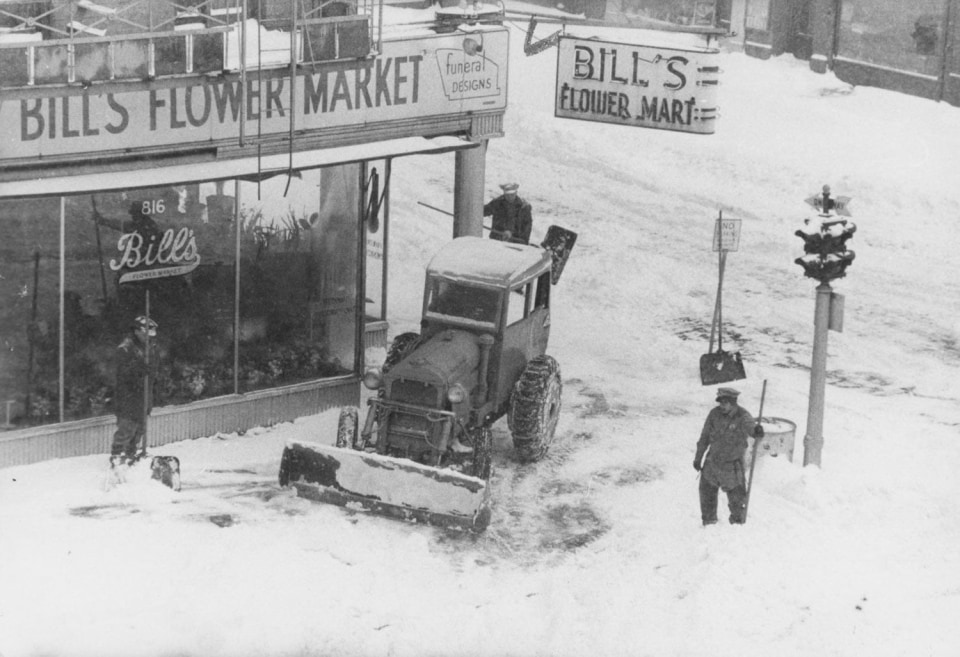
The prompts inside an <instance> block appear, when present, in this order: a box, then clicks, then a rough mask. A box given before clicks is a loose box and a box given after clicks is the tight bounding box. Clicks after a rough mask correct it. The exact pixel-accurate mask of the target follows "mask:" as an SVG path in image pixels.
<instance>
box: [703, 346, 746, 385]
mask: <svg viewBox="0 0 960 657" xmlns="http://www.w3.org/2000/svg"><path fill="white" fill-rule="evenodd" d="M745 378H747V373H746V372H745V371H744V369H743V358H741V356H740V352H739V351H737V352H734V353H730V352H728V351H716V352H713V353H710V354H704V355H702V356H700V381H701V383H703V385H705V386H711V385H715V384H717V383H728V382H730V381H739V380H740V379H745Z"/></svg>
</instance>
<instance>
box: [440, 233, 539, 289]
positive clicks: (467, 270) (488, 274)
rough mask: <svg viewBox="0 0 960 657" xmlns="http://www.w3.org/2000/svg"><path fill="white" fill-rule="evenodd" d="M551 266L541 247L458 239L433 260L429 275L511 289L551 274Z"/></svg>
mask: <svg viewBox="0 0 960 657" xmlns="http://www.w3.org/2000/svg"><path fill="white" fill-rule="evenodd" d="M551 264H552V260H551V257H550V253H549V252H548V251H547V250H546V249H544V248H541V247H539V246H527V245H525V244H512V243H510V242H500V241H497V240H491V239H483V238H481V237H458V238H456V239H455V240H453V241H452V242H449V243H447V244H446V245H445V246H444V247H443V248H441V249H440V251H439V252H438V253H437V254H436V255H435V256H434V257H433V259H432V260H431V261H430V264H429V265H428V266H427V274H428V275H430V276H442V277H443V278H447V279H452V280H457V281H462V282H467V283H483V284H486V285H496V286H497V287H512V286H513V285H516V284H518V283H523V282H525V281H529V280H531V279H533V278H536V277H537V276H539V275H541V274H543V273H544V272H548V271H550V267H551Z"/></svg>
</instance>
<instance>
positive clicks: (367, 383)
mask: <svg viewBox="0 0 960 657" xmlns="http://www.w3.org/2000/svg"><path fill="white" fill-rule="evenodd" d="M381 383H383V373H382V372H380V368H379V367H371V368H370V369H368V370H367V371H366V372H364V373H363V385H364V387H366V388H367V389H369V390H376V389H377V388H379V387H380V384H381Z"/></svg>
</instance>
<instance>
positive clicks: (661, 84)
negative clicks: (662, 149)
mask: <svg viewBox="0 0 960 657" xmlns="http://www.w3.org/2000/svg"><path fill="white" fill-rule="evenodd" d="M718 57H719V51H718V50H716V49H704V50H682V49H676V48H660V47H654V46H638V45H630V44H624V43H610V42H605V41H595V40H593V39H578V38H576V37H561V38H560V42H559V44H558V54H557V88H556V98H555V104H554V114H555V115H556V116H558V117H562V118H567V119H583V120H586V121H598V122H602V123H617V124H620V125H628V126H633V127H636V128H660V129H663V130H677V131H680V132H694V133H700V134H712V133H713V132H714V131H715V127H716V120H717V103H716V93H717V84H718V77H719V72H720V69H719V61H718Z"/></svg>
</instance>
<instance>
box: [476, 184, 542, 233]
mask: <svg viewBox="0 0 960 657" xmlns="http://www.w3.org/2000/svg"><path fill="white" fill-rule="evenodd" d="M500 189H502V190H503V194H501V195H500V196H498V197H497V198H495V199H493V200H492V201H490V202H489V203H487V204H486V205H485V206H483V216H484V217H488V216H490V215H493V225H492V227H491V228H490V239H493V240H500V241H501V242H515V243H517V244H529V243H530V229H531V228H533V212H532V208H531V207H530V204H529V203H527V202H526V201H524V200H523V199H522V198H520V197H519V196H518V195H517V190H519V189H520V185H518V184H517V183H504V184H503V185H500Z"/></svg>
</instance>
